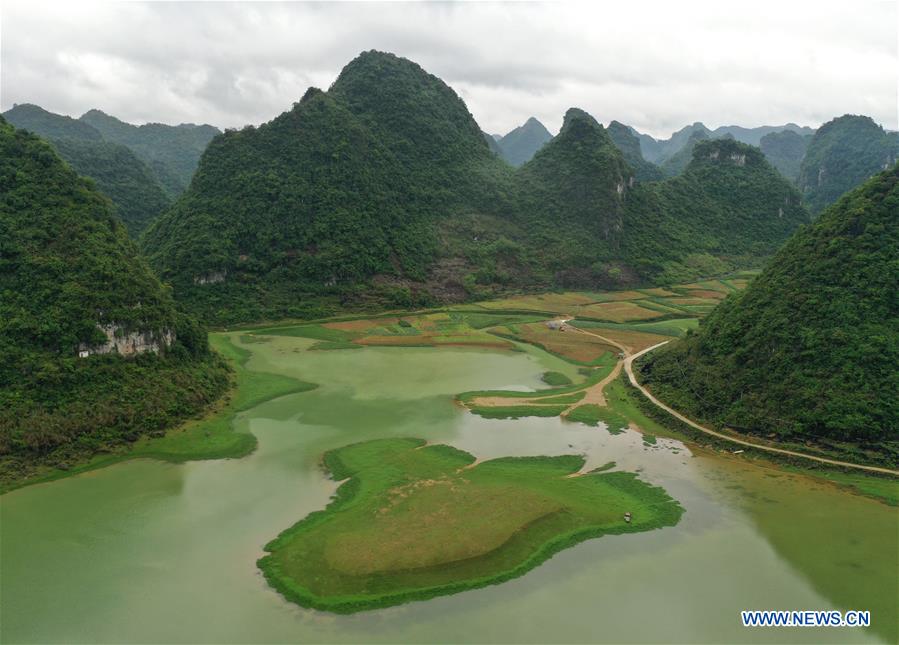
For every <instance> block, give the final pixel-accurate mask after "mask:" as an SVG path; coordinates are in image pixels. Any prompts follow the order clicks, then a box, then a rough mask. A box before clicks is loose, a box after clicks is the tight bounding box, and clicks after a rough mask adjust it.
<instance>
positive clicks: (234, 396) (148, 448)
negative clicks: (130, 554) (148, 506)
mask: <svg viewBox="0 0 899 645" xmlns="http://www.w3.org/2000/svg"><path fill="white" fill-rule="evenodd" d="M209 340H210V344H211V345H212V348H213V349H214V350H215V351H216V352H218V353H219V354H220V355H222V356H223V357H224V358H225V359H226V360H227V361H228V362H229V363H230V365H231V367H232V369H233V375H232V387H231V391H230V392H229V394H227V395H226V396H225V397H223V398H222V399H221V400H220V401H219V402H218V404H216V405H215V406H214V407H213V408H212V409H211V410H209V412H208V413H207V414H205V415H204V416H203V417H202V418H199V419H192V420H190V421H187V422H186V423H184V424H182V425H181V426H179V427H177V428H174V429H172V430H170V431H168V432H167V433H166V434H165V435H164V436H161V437H143V438H141V439H139V440H137V441H136V442H134V443H133V444H131V445H129V446H124V447H122V448H121V449H120V450H118V451H116V452H111V453H106V454H101V455H97V456H95V457H93V458H92V459H90V460H88V461H86V462H83V463H81V464H78V465H76V466H73V467H72V468H69V469H68V470H59V469H53V470H48V471H44V472H41V473H38V474H37V475H35V476H34V477H31V478H28V479H25V480H22V481H20V482H16V483H14V484H13V485H10V486H8V487H7V488H6V489H4V490H2V491H0V493H5V492H8V491H10V490H14V489H16V488H21V487H22V486H27V485H29V484H36V483H40V482H47V481H52V480H56V479H61V478H63V477H69V476H71V475H75V474H78V473H83V472H87V471H89V470H96V469H97V468H104V467H106V466H111V465H112V464H116V463H119V462H122V461H126V460H129V459H140V458H152V459H161V460H164V461H172V462H183V461H190V460H195V459H223V458H229V457H230V458H235V457H243V456H244V455H247V454H249V453H250V452H252V451H253V449H254V448H255V447H256V437H254V436H253V435H252V434H249V433H245V432H236V431H235V430H234V426H233V422H234V419H235V417H236V416H237V414H238V413H240V412H242V411H244V410H249V409H250V408H253V407H255V406H257V405H259V404H260V403H264V402H265V401H269V400H271V399H274V398H277V397H279V396H284V395H286V394H293V393H296V392H305V391H307V390H311V389H313V388H315V387H317V386H316V385H315V384H313V383H305V382H303V381H299V380H297V379H293V378H290V377H287V376H282V375H279V374H270V373H267V372H256V371H253V370H249V369H247V367H246V362H247V360H248V359H249V356H250V352H248V351H247V350H245V349H243V348H241V347H238V346H237V345H235V344H234V343H232V342H231V339H230V338H229V337H228V336H227V335H211V336H210V339H209Z"/></svg>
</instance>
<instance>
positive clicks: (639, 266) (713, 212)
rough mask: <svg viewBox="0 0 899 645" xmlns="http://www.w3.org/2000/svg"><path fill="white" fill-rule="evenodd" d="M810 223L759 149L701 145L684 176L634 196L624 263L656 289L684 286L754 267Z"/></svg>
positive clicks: (715, 142) (729, 143)
mask: <svg viewBox="0 0 899 645" xmlns="http://www.w3.org/2000/svg"><path fill="white" fill-rule="evenodd" d="M808 221H809V215H808V212H807V211H806V210H805V209H804V208H803V207H802V205H801V199H800V196H799V193H798V192H797V191H796V189H795V188H794V187H793V186H792V185H791V184H790V183H789V182H788V181H787V180H786V179H784V178H783V177H782V176H781V175H780V174H779V173H778V172H777V171H776V170H775V169H774V168H772V167H771V165H770V164H768V162H767V161H766V160H765V157H764V155H762V153H761V151H760V150H759V149H758V148H755V147H753V146H749V145H746V144H743V143H739V142H737V141H734V140H733V139H712V140H702V141H699V142H698V143H696V145H695V147H694V149H693V159H692V160H691V161H690V163H689V165H688V166H687V168H686V169H685V170H684V172H683V173H682V174H681V175H678V176H677V177H674V178H671V179H668V180H665V181H661V182H653V183H651V184H645V185H641V184H638V185H637V186H635V187H634V190H632V191H631V193H630V195H629V202H628V209H627V211H626V216H625V221H624V226H625V229H626V230H627V231H628V234H627V235H626V236H625V238H624V245H623V247H622V256H623V257H626V258H629V265H630V266H631V267H633V268H634V269H635V270H636V271H637V272H638V273H639V274H640V275H651V276H653V280H654V281H655V282H678V281H683V280H688V279H691V278H692V277H695V276H696V275H713V274H716V273H722V272H725V271H727V270H729V269H732V268H733V267H737V266H748V265H751V264H753V263H754V262H757V261H758V259H759V258H762V257H766V256H769V255H771V254H772V253H774V252H775V251H776V250H777V248H778V247H779V246H780V245H781V244H782V243H783V241H784V240H785V239H786V238H787V237H789V235H790V234H791V233H792V232H793V231H795V230H796V228H797V227H798V226H800V225H802V224H804V223H806V222H808Z"/></svg>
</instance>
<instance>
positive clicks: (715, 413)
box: [642, 167, 899, 463]
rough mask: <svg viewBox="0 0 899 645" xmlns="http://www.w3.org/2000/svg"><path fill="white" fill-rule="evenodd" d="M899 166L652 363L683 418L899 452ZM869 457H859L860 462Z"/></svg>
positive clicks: (797, 241) (792, 245) (808, 232)
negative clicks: (684, 414)
mask: <svg viewBox="0 0 899 645" xmlns="http://www.w3.org/2000/svg"><path fill="white" fill-rule="evenodd" d="M897 212H899V167H894V168H893V169H892V170H889V171H886V172H884V173H882V174H880V175H878V176H877V177H875V178H874V179H872V180H870V181H868V182H867V183H866V184H864V185H863V186H862V187H860V188H859V189H857V190H855V191H853V192H852V193H850V194H849V195H846V196H845V197H843V198H842V199H841V200H839V201H838V202H837V203H836V204H834V205H833V206H832V207H831V208H829V209H828V210H827V211H826V212H825V213H823V214H822V215H821V217H820V219H819V220H818V221H817V222H815V223H814V224H813V225H810V226H808V227H806V228H803V229H802V230H800V231H799V232H798V233H797V234H796V235H794V236H793V237H792V238H791V239H790V240H789V241H788V242H787V244H786V245H785V246H784V247H783V248H782V249H781V250H780V251H779V252H778V253H777V255H776V256H775V258H774V259H773V260H772V262H771V263H770V264H769V266H768V267H767V268H766V269H765V271H763V272H762V274H761V275H759V276H758V277H757V278H756V279H755V280H754V281H753V282H752V284H751V285H750V286H749V288H748V289H746V291H745V292H742V293H741V294H734V295H731V296H729V297H728V298H727V299H726V300H725V301H724V302H723V303H722V304H721V305H719V307H718V308H717V309H715V311H713V312H712V314H711V315H709V317H708V318H707V319H706V320H705V321H704V322H703V324H702V325H701V327H700V330H699V332H698V333H695V334H691V335H689V336H688V337H687V338H686V339H685V340H683V341H680V342H677V343H672V344H671V345H669V346H668V347H666V348H663V349H661V350H658V351H656V352H653V353H652V354H650V355H648V356H647V357H646V358H645V359H644V361H643V365H642V373H643V378H644V379H645V382H646V383H647V384H648V385H650V386H651V387H652V388H653V390H654V391H655V392H656V394H657V395H658V396H659V397H660V398H661V399H663V400H665V401H666V402H668V403H670V404H671V405H672V406H673V407H675V408H676V409H679V410H681V411H684V412H685V413H687V414H689V415H693V416H696V417H699V418H702V419H708V420H710V421H712V422H714V423H718V424H720V425H726V426H729V427H732V428H735V429H737V430H742V431H745V432H751V433H761V434H765V435H768V434H773V435H775V436H776V437H778V439H780V440H782V441H814V442H819V443H822V444H831V445H836V447H839V444H840V442H849V443H851V444H855V445H859V446H861V447H862V449H863V450H873V451H879V452H880V453H881V458H882V459H886V460H887V461H888V462H890V463H895V462H896V461H897V455H899V441H897V431H899V399H897V398H896V392H897V391H899V371H897V370H896V365H897V364H899V300H897V297H899V270H897V258H899V219H897V217H896V213H897ZM863 456H864V455H862V457H863Z"/></svg>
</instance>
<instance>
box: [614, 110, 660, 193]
mask: <svg viewBox="0 0 899 645" xmlns="http://www.w3.org/2000/svg"><path fill="white" fill-rule="evenodd" d="M606 132H608V133H609V137H610V138H611V139H612V143H614V144H615V147H616V148H618V149H619V150H620V151H621V154H622V155H624V160H625V161H626V162H627V163H628V165H629V166H630V167H631V168H633V169H634V176H635V177H636V178H637V179H639V180H640V181H656V180H659V179H662V178H663V177H664V175H663V174H662V171H661V169H660V168H659V167H658V166H656V165H655V164H654V163H651V162H649V161H646V159H644V158H643V153H642V152H641V151H640V140H639V139H638V138H637V137H636V135H634V133H633V131H632V130H631V128H629V127H627V126H626V125H624V124H623V123H619V122H618V121H612V122H611V123H609V127H608V128H606Z"/></svg>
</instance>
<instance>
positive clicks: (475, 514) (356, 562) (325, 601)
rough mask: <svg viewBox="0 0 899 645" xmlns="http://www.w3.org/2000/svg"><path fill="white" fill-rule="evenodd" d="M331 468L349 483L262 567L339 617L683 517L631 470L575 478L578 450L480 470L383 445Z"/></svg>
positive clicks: (469, 461) (410, 442) (455, 457)
mask: <svg viewBox="0 0 899 645" xmlns="http://www.w3.org/2000/svg"><path fill="white" fill-rule="evenodd" d="M323 461H324V464H325V466H326V467H327V469H328V470H329V471H330V473H331V475H332V476H333V477H334V479H337V480H347V481H344V483H342V484H341V486H340V488H339V489H338V490H337V493H336V495H335V497H334V499H333V501H332V502H331V503H330V504H329V505H328V507H327V508H326V509H325V510H323V511H316V512H314V513H311V514H310V515H308V516H307V517H306V518H305V519H303V520H301V521H300V522H298V523H297V524H295V525H294V526H292V527H291V528H289V529H287V530H286V531H284V532H283V533H282V534H281V535H279V536H278V537H277V538H276V539H275V540H273V541H272V542H270V543H269V544H268V545H266V551H268V552H269V555H267V556H265V557H264V558H262V559H261V560H259V566H260V568H261V569H262V571H263V573H264V574H265V577H266V579H267V580H268V581H269V583H270V584H271V585H272V586H274V587H275V588H276V589H277V590H278V591H280V592H281V593H282V594H284V596H285V597H287V598H288V599H289V600H292V601H294V602H296V603H298V604H300V605H303V606H305V607H313V608H316V609H322V610H326V611H333V612H337V613H352V612H356V611H363V610H368V609H374V608H378V607H386V606H390V605H396V604H401V603H404V602H409V601H412V600H423V599H427V598H432V597H434V596H440V595H446V594H451V593H457V592H460V591H465V590H468V589H473V588H477V587H483V586H486V585H490V584H497V583H499V582H503V581H505V580H509V579H511V578H514V577H517V576H520V575H523V574H524V573H526V572H527V571H529V570H531V569H533V568H534V567H536V566H538V565H539V564H541V563H542V562H544V561H546V560H547V559H549V558H550V557H552V556H553V555H554V554H555V553H557V552H559V551H561V550H563V549H566V548H568V547H571V546H573V545H575V544H577V543H578V542H582V541H584V540H587V539H590V538H595V537H600V536H602V535H609V534H621V533H636V532H641V531H647V530H651V529H655V528H661V527H665V526H673V525H675V524H677V522H678V521H679V519H680V516H681V515H682V513H683V509H682V508H681V507H680V505H679V504H678V503H677V502H676V501H675V500H673V499H672V498H671V497H669V496H668V495H667V494H666V493H665V491H664V490H663V489H661V488H658V487H655V486H651V485H649V484H646V483H644V482H642V481H640V480H638V479H637V478H636V477H635V475H633V474H632V473H626V472H612V473H586V474H582V475H580V476H576V477H572V476H571V475H572V474H574V473H576V472H578V471H579V470H580V469H581V468H582V467H583V465H584V460H583V457H579V456H574V455H569V456H563V457H524V458H502V459H493V460H491V461H486V462H483V463H480V464H477V465H475V463H474V462H475V459H474V457H473V456H472V455H470V454H468V453H466V452H463V451H461V450H457V449H455V448H452V447H450V446H444V445H433V446H429V445H426V444H425V442H424V441H423V440H420V439H383V440H374V441H367V442H364V443H358V444H353V445H349V446H345V447H343V448H339V449H337V450H333V451H330V452H328V453H326V454H325V456H324V459H323ZM625 512H630V513H632V517H633V519H632V521H631V522H630V523H627V522H625V521H624V513H625Z"/></svg>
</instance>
